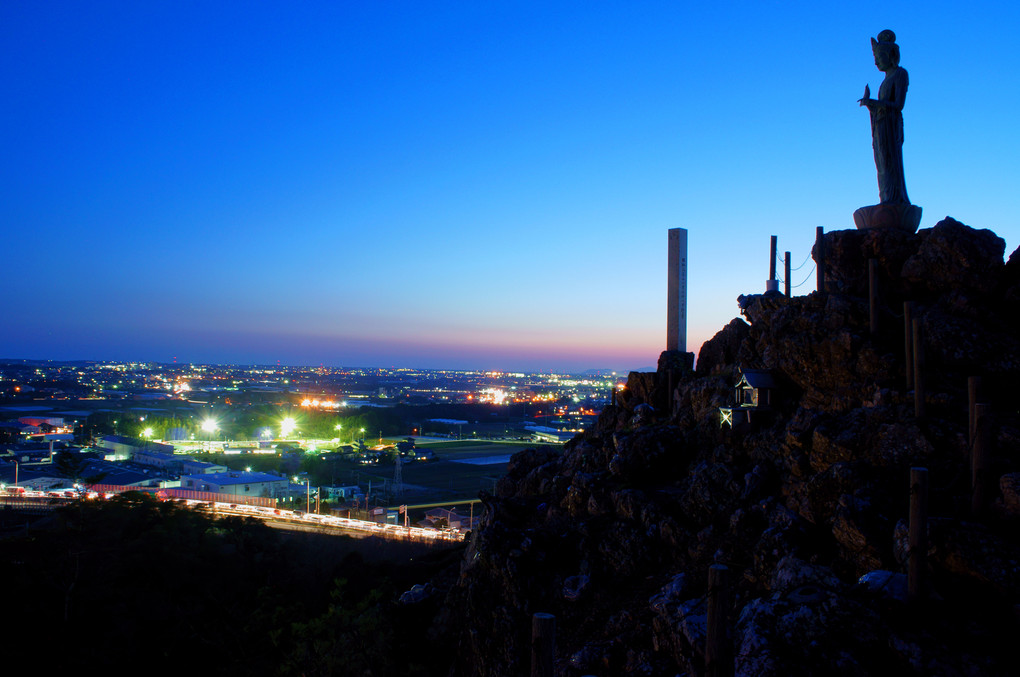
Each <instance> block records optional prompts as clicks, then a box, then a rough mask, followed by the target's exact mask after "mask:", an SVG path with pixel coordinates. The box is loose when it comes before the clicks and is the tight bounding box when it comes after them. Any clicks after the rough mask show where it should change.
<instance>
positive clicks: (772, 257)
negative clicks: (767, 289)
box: [769, 235, 779, 280]
mask: <svg viewBox="0 0 1020 677" xmlns="http://www.w3.org/2000/svg"><path fill="white" fill-rule="evenodd" d="M778 240H779V238H778V237H776V236H775V235H773V236H772V237H771V239H770V240H769V279H770V280H774V279H776V244H777V242H778Z"/></svg>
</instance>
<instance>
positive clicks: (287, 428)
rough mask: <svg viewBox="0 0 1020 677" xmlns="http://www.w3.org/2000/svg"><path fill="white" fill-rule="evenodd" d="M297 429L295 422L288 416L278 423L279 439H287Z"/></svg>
mask: <svg viewBox="0 0 1020 677" xmlns="http://www.w3.org/2000/svg"><path fill="white" fill-rule="evenodd" d="M295 428H297V422H296V421H295V420H294V419H293V418H291V417H290V416H288V417H287V418H285V419H283V421H281V422H280V437H287V435H290V434H291V433H292V432H294V429H295Z"/></svg>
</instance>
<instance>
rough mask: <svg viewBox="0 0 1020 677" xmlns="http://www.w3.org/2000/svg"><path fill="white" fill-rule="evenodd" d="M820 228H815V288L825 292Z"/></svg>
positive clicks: (823, 245)
mask: <svg viewBox="0 0 1020 677" xmlns="http://www.w3.org/2000/svg"><path fill="white" fill-rule="evenodd" d="M824 235H825V234H824V232H823V231H822V227H821V226H818V227H817V228H815V264H816V266H815V273H816V275H815V288H816V289H817V290H818V291H820V292H824V291H825V237H824Z"/></svg>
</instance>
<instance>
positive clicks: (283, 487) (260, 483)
mask: <svg viewBox="0 0 1020 677" xmlns="http://www.w3.org/2000/svg"><path fill="white" fill-rule="evenodd" d="M289 485H290V480H288V479H287V478H286V477H279V476H278V475H270V474H269V473H263V472H246V471H245V472H241V471H229V472H223V473H208V474H199V475H183V476H181V488H182V489H192V490H194V491H207V492H210V493H214V494H231V495H234V496H269V497H275V496H280V495H283V494H286V493H287V490H288V487H289Z"/></svg>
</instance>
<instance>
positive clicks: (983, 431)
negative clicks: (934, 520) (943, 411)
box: [970, 404, 992, 517]
mask: <svg viewBox="0 0 1020 677" xmlns="http://www.w3.org/2000/svg"><path fill="white" fill-rule="evenodd" d="M991 409H992V406H991V405H990V404H975V405H974V445H973V446H972V447H971V449H972V451H971V456H970V486H971V502H970V511H971V513H972V514H973V515H974V516H975V517H980V516H982V515H984V513H985V511H986V510H987V509H988V504H989V502H990V501H989V494H990V493H991V492H989V490H988V489H989V487H988V467H989V465H990V463H989V461H990V457H991V446H992V435H991V432H992V427H991V423H992V417H991Z"/></svg>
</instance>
